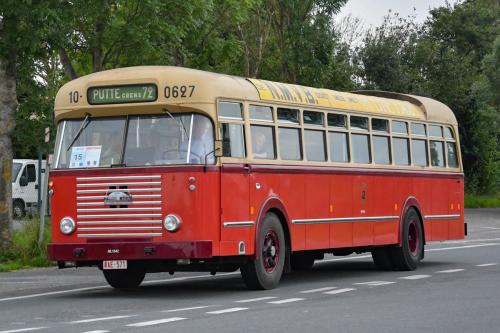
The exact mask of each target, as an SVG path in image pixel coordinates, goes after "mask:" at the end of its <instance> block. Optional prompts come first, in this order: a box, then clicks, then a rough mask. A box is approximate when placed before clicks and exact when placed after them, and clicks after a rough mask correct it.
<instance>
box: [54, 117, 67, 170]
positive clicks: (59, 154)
mask: <svg viewBox="0 0 500 333" xmlns="http://www.w3.org/2000/svg"><path fill="white" fill-rule="evenodd" d="M65 130H66V120H65V121H64V123H63V128H62V132H61V137H60V138H59V140H60V142H57V144H58V145H59V149H58V150H57V160H56V164H55V166H56V167H55V168H57V167H58V166H59V160H60V159H61V148H62V139H63V136H64V131H65Z"/></svg>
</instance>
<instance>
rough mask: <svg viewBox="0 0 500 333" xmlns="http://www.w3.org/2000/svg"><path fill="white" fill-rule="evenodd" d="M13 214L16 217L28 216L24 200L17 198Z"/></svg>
mask: <svg viewBox="0 0 500 333" xmlns="http://www.w3.org/2000/svg"><path fill="white" fill-rule="evenodd" d="M12 215H13V216H14V218H15V219H19V218H22V217H24V216H26V210H25V208H24V203H23V202H22V200H15V201H14V202H13V204H12Z"/></svg>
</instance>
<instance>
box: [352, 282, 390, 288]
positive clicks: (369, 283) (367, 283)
mask: <svg viewBox="0 0 500 333" xmlns="http://www.w3.org/2000/svg"><path fill="white" fill-rule="evenodd" d="M393 283H396V282H394V281H368V282H358V283H353V284H356V285H361V286H373V287H377V286H385V285H388V284H393Z"/></svg>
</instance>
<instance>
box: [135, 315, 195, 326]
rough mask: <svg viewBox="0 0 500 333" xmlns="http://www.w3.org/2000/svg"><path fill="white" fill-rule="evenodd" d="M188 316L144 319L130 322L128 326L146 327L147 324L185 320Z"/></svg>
mask: <svg viewBox="0 0 500 333" xmlns="http://www.w3.org/2000/svg"><path fill="white" fill-rule="evenodd" d="M185 319H186V318H180V317H172V318H165V319H157V320H150V321H142V322H139V323H134V324H128V325H127V326H128V327H145V326H153V325H159V324H166V323H171V322H174V321H179V320H185Z"/></svg>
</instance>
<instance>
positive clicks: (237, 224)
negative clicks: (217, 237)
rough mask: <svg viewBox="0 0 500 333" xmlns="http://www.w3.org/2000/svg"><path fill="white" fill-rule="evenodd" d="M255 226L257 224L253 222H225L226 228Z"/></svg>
mask: <svg viewBox="0 0 500 333" xmlns="http://www.w3.org/2000/svg"><path fill="white" fill-rule="evenodd" d="M254 224H255V222H253V221H241V222H224V228H240V227H251V226H253V225H254Z"/></svg>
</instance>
